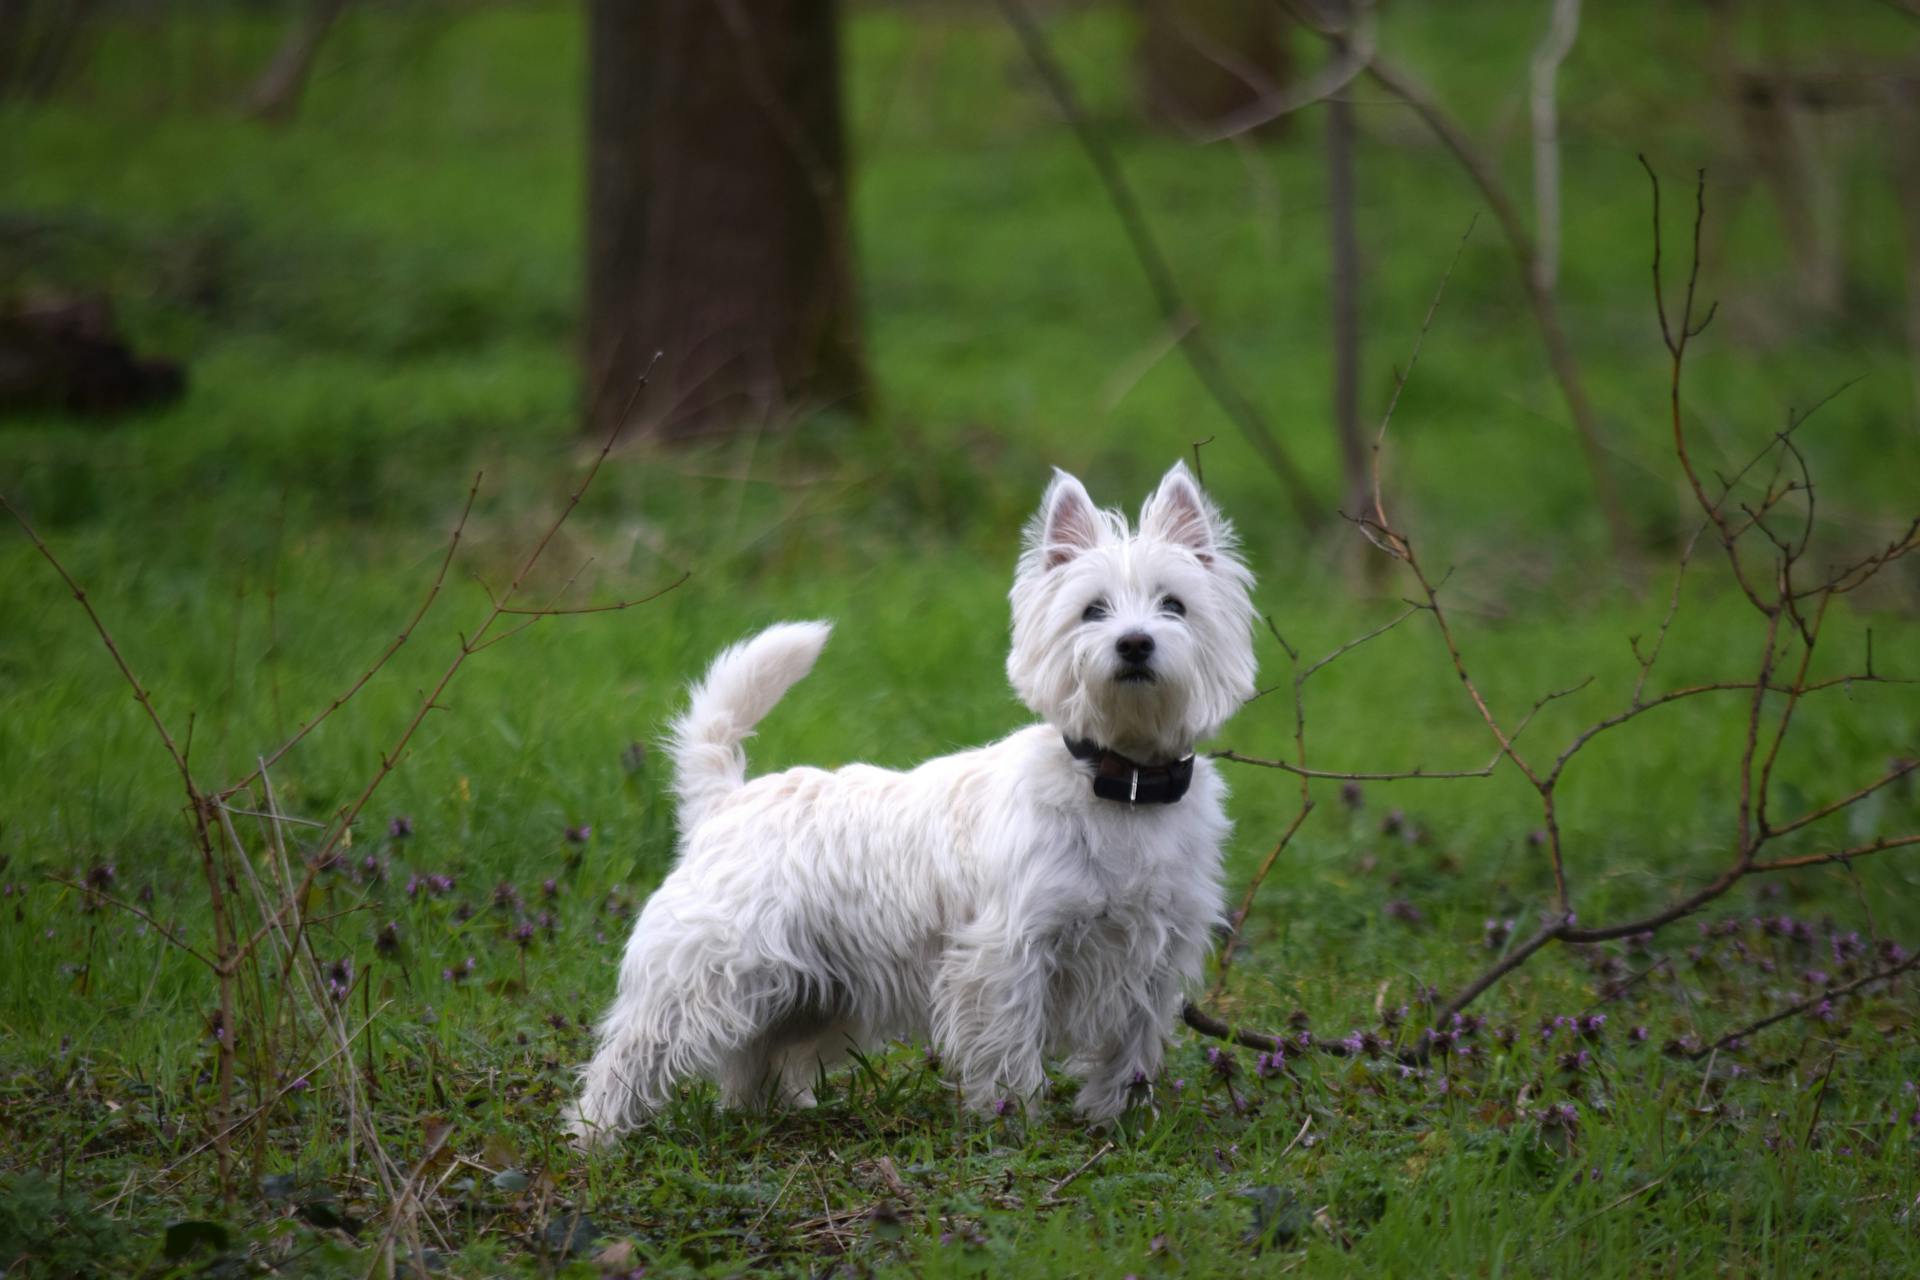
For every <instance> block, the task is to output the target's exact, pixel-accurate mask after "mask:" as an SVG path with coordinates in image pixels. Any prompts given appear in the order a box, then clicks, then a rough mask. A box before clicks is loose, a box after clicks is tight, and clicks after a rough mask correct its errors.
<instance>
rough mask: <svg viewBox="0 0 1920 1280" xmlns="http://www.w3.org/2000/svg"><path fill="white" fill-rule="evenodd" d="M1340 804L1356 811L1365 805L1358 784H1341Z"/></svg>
mask: <svg viewBox="0 0 1920 1280" xmlns="http://www.w3.org/2000/svg"><path fill="white" fill-rule="evenodd" d="M1340 803H1341V804H1344V805H1346V806H1347V808H1349V809H1358V808H1359V807H1360V806H1361V805H1362V804H1364V803H1366V800H1365V796H1364V793H1363V792H1362V791H1361V790H1360V784H1359V783H1357V782H1346V783H1343V784H1341V787H1340Z"/></svg>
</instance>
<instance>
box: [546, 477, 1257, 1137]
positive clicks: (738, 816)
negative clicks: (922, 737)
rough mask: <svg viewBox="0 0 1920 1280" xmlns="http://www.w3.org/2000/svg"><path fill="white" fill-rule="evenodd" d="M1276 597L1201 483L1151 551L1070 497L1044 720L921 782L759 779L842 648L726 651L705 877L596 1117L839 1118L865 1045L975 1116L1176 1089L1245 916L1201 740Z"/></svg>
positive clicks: (709, 751)
mask: <svg viewBox="0 0 1920 1280" xmlns="http://www.w3.org/2000/svg"><path fill="white" fill-rule="evenodd" d="M1251 583H1252V576H1251V574H1250V573H1249V572H1248V571H1247V569H1246V567H1245V566H1244V565H1243V564H1242V563H1241V561H1240V559H1239V558H1238V556H1237V555H1236V554H1235V544H1234V539H1233V534H1232V531H1231V529H1230V528H1229V527H1228V525H1227V523H1226V521H1225V520H1223V519H1222V518H1221V517H1220V515H1219V513H1218V512H1216V511H1215V510H1214V508H1213V506H1212V504H1211V503H1209V502H1208V500H1207V499H1206V497H1205V496H1204V495H1203V494H1202V493H1201V491H1200V488H1199V486H1198V485H1196V484H1195V483H1194V480H1193V478H1192V476H1191V475H1189V474H1188V472H1187V469H1186V468H1185V467H1184V466H1181V465H1176V466H1175V467H1174V468H1173V469H1172V470H1171V471H1169V472H1168V473H1167V475H1166V478H1165V479H1164V480H1162V481H1161V483H1160V487H1159V489H1158V490H1157V491H1156V492H1155V493H1154V494H1153V496H1152V497H1151V498H1149V499H1148V500H1147V503H1146V505H1145V507H1144V508H1143V509H1142V510H1141V513H1140V525H1139V529H1138V531H1137V532H1135V531H1131V530H1129V529H1128V527H1127V522H1126V518H1125V516H1123V515H1122V514H1120V513H1119V512H1117V511H1101V510H1098V509H1096V508H1095V507H1094V505H1093V502H1092V500H1091V499H1090V498H1089V497H1088V496H1087V491H1086V489H1085V488H1083V487H1082V486H1081V484H1080V482H1079V481H1078V480H1075V479H1074V478H1073V477H1072V476H1069V475H1067V474H1066V473H1064V472H1059V473H1056V475H1055V477H1054V480H1053V483H1052V485H1051V486H1050V487H1049V488H1048V490H1047V494H1046V498H1045V500H1044V501H1043V503H1042V505H1041V509H1040V513H1039V514H1038V516H1036V517H1035V519H1034V521H1033V522H1032V524H1031V525H1030V526H1029V527H1028V529H1027V539H1026V548H1025V551H1024V553H1023V554H1022V555H1021V557H1020V565H1019V572H1018V575H1017V576H1016V578H1015V579H1014V584H1013V591H1012V601H1013V648H1012V652H1011V654H1010V655H1009V656H1008V658H1007V674H1008V675H1009V676H1010V677H1011V679H1012V681H1013V687H1014V689H1015V690H1016V691H1017V692H1018V693H1019V695H1020V697H1021V699H1022V701H1024V702H1025V703H1026V704H1027V705H1028V706H1029V707H1031V708H1032V709H1033V710H1034V711H1035V712H1036V713H1038V714H1039V715H1040V716H1041V717H1042V719H1044V720H1045V722H1046V723H1044V724H1037V725H1033V726H1031V727H1029V728H1026V729H1022V730H1020V731H1018V732H1017V733H1014V734H1013V735H1012V736H1010V737H1007V738H1003V739H1002V740H1000V741H999V742H996V743H994V744H992V745H991V746H986V747H981V748H979V749H977V750H974V751H965V752H961V753H960V754H958V755H951V756H945V757H942V758H940V759H936V760H930V761H928V762H927V763H926V764H923V765H921V766H920V767H919V768H917V769H914V770H912V771H911V772H907V773H896V772H893V771H891V770H887V769H878V768H874V767H872V766H869V765H850V766H848V767H846V768H844V769H839V770H836V771H834V772H831V773H828V772H823V771H821V770H819V769H806V768H801V769H790V770H788V771H787V772H785V773H777V774H772V775H769V776H766V777H762V778H756V779H754V780H753V781H751V782H749V781H747V779H746V757H745V755H744V753H743V752H742V751H741V743H742V742H743V741H745V740H746V739H747V738H748V737H750V736H751V735H752V733H753V728H754V726H755V724H757V723H758V722H759V721H760V719H761V717H763V716H765V715H766V714H767V712H768V711H770V710H771V709H772V708H773V705H774V704H775V703H776V702H778V701H779V700H780V697H781V695H782V694H784V693H786V691H787V689H788V688H789V687H790V686H792V685H793V683H794V682H795V681H797V680H799V679H800V678H801V677H802V676H804V675H806V674H807V672H808V671H809V670H810V669H811V668H812V666H813V664H814V660H815V659H816V658H818V657H819V655H820V650H821V648H822V646H823V645H825V643H826V640H827V633H828V627H827V624H825V623H821V622H794V623H786V624H782V625H780V626H775V627H771V628H769V629H768V630H766V631H763V632H761V633H760V634H759V635H757V636H755V637H753V638H752V639H751V640H748V641H746V642H745V643H743V644H740V645H736V646H734V647H733V648H731V649H728V650H727V651H726V652H724V653H722V654H721V655H720V657H719V659H718V660H716V661H715V662H714V664H713V669H712V670H711V671H709V672H708V673H707V678H706V680H705V681H703V682H702V683H701V684H699V685H698V686H696V687H695V688H694V690H693V694H692V700H691V703H690V705H689V706H688V708H687V711H686V713H685V714H684V715H682V716H681V717H680V718H679V719H678V720H677V721H676V722H675V723H674V726H673V734H672V755H673V759H674V764H675V768H676V773H675V788H676V790H677V791H678V793H679V798H680V829H681V838H680V860H679V863H678V865H677V866H675V868H674V870H673V872H672V873H671V874H670V875H669V876H668V877H667V879H666V881H665V883H663V884H662V885H661V886H660V888H659V890H658V891H657V892H656V893H655V894H654V895H653V897H652V898H650V899H649V900H648V902H647V904H646V907H645V908H644V909H643V910H642V911H641V913H640V918H639V920H638V921H637V922H636V923H635V924H634V928H633V937H632V938H631V940H629V942H628V943H627V950H626V957H625V959H624V961H623V962H622V964H621V967H620V987H619V993H618V995H617V996H616V997H615V998H614V1002H613V1007H612V1008H611V1009H610V1010H609V1011H608V1013H607V1015H606V1017H605V1019H604V1020H603V1021H602V1022H601V1023H600V1027H599V1032H598V1041H599V1044H598V1049H597V1051H596V1052H595V1054H594V1058H593V1061H592V1063H590V1064H589V1065H588V1066H587V1067H586V1068H585V1071H584V1073H583V1082H582V1090H581V1095H580V1099H579V1102H578V1103H577V1104H576V1106H575V1107H574V1109H573V1110H572V1113H571V1116H570V1119H571V1127H572V1128H573V1131H574V1132H575V1133H576V1134H577V1135H578V1136H579V1137H580V1138H581V1139H582V1140H584V1141H591V1140H593V1139H596V1138H604V1137H606V1136H609V1135H612V1134H615V1133H617V1132H619V1131H620V1130H622V1129H626V1128H630V1127H632V1126H633V1125H635V1124H637V1123H639V1122H640V1121H641V1120H642V1119H643V1118H644V1117H645V1116H646V1115H648V1114H649V1113H650V1112H652V1111H654V1110H656V1109H657V1108H659V1107H660V1106H661V1105H662V1104H663V1103H665V1102H666V1101H667V1099H668V1098H669V1097H670V1096H671V1094H672V1093H673V1090H674V1088H675V1086H676V1084H677V1083H678V1082H680V1081H683V1080H687V1079H690V1078H694V1077H702V1078H706V1079H709V1080H713V1081H715V1082H716V1083H717V1084H718V1085H719V1087H720V1091H721V1095H722V1098H723V1099H724V1100H725V1101H726V1102H727V1103H728V1104H730V1105H735V1106H743V1105H754V1104H756V1103H759V1102H762V1101H765V1100H767V1099H769V1098H775V1099H778V1100H780V1101H784V1102H786V1103H788V1104H792V1105H801V1106H804V1105H807V1104H808V1103H810V1102H811V1101H812V1100H813V1095H812V1085H813V1083H814V1082H815V1080H816V1079H817V1078H818V1075H819V1073H820V1072H821V1071H822V1070H824V1069H825V1068H826V1067H828V1066H830V1065H832V1064H833V1063H835V1062H836V1061H838V1060H840V1059H842V1058H844V1057H845V1056H846V1052H847V1050H849V1049H862V1050H864V1049H868V1048H871V1047H873V1046H877V1045H880V1044H883V1043H885V1042H886V1041H888V1040H890V1039H895V1038H926V1039H929V1040H931V1042H932V1044H933V1046H934V1048H935V1049H936V1050H937V1051H938V1053H939V1058H940V1063H941V1065H942V1067H943V1068H944V1069H945V1070H946V1071H947V1072H949V1073H951V1078H952V1080H953V1081H954V1083H955V1084H957V1085H958V1087H959V1089H960V1092H961V1094H962V1096H963V1097H964V1098H965V1100H966V1101H967V1103H968V1104H969V1105H970V1106H972V1107H974V1108H976V1109H978V1108H986V1107H991V1106H992V1105H993V1104H994V1103H995V1102H996V1101H997V1100H999V1099H1002V1098H1018V1099H1025V1098H1028V1097H1031V1096H1032V1095H1033V1094H1034V1093H1035V1092H1036V1091H1038V1090H1039V1089H1040V1088H1041V1086H1042V1085H1043V1084H1044V1083H1045V1080H1046V1076H1045V1069H1044V1063H1045V1061H1046V1060H1047V1059H1048V1058H1049V1057H1050V1056H1056V1055H1063V1056H1065V1057H1066V1059H1067V1068H1068V1070H1069V1071H1070V1072H1071V1073H1072V1074H1073V1075H1075V1076H1077V1077H1078V1078H1079V1080H1080V1081H1081V1085H1080V1091H1079V1096H1078V1099H1077V1102H1076V1106H1077V1108H1078V1110H1079V1111H1080V1112H1081V1113H1082V1114H1083V1115H1085V1116H1086V1117H1088V1118H1089V1119H1092V1120H1105V1119H1108V1118H1110V1117H1112V1116H1114V1115H1116V1114H1118V1113H1119V1112H1120V1111H1121V1110H1122V1109H1123V1108H1124V1107H1125V1106H1126V1105H1127V1102H1128V1100H1129V1097H1130V1096H1131V1095H1132V1093H1133V1091H1134V1088H1135V1086H1143V1085H1145V1084H1146V1083H1147V1082H1148V1081H1150V1080H1152V1079H1153V1078H1154V1076H1155V1075H1157V1074H1158V1072H1159V1069H1160V1065H1161V1058H1162V1055H1163V1053H1164V1052H1165V1047H1166V1040H1167V1037H1168V1035H1169V1034H1170V1032H1171V1029H1172V1024H1173V1021H1174V1019H1175V1017H1176V1015H1177V1013H1178V1011H1179V1007H1180V1001H1181V998H1182V992H1183V989H1184V988H1186V987H1188V986H1190V985H1192V984H1193V983H1195V982H1196V981H1198V979H1199V978H1200V976H1201V967H1202V962H1203V960H1204V958H1205V955H1206V951H1207V947H1208V944H1209V940H1210V935H1211V930H1212V928H1213V926H1214V925H1215V924H1216V923H1217V922H1218V921H1219V920H1220V918H1221V897H1220V855H1221V845H1222V843H1223V842H1224V841H1225V839H1226V836H1227V832H1228V830H1229V823H1228V821H1227V816H1226V813H1225V810H1224V808H1223V806H1222V801H1223V800H1224V798H1225V794H1226V788H1225V786H1224V784H1222V782H1221V781H1220V779H1219V777H1218V775H1217V773H1216V771H1215V769H1214V766H1213V765H1212V763H1211V762H1210V761H1207V760H1203V759H1196V758H1195V757H1194V755H1193V745H1194V743H1195V742H1196V741H1197V740H1199V739H1201V738H1205V737H1208V736H1210V735H1211V734H1212V733H1214V732H1215V730H1217V729H1218V728H1219V726H1220V725H1221V723H1222V722H1224V721H1225V720H1226V718H1227V717H1228V716H1230V715H1231V714H1232V713H1233V712H1234V710H1235V709H1237V708H1238V707H1239V706H1240V704H1241V703H1242V702H1244V701H1245V700H1246V699H1247V698H1248V697H1249V696H1251V694H1252V692H1253V688H1254V685H1253V679H1254V657H1253V638H1252V622H1253V605H1252V602H1251V600H1250V599H1249V596H1248V590H1249V587H1250V586H1251Z"/></svg>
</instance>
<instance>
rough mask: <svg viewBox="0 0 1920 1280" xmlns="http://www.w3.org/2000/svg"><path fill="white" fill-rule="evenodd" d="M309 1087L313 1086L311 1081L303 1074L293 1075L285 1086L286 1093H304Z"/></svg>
mask: <svg viewBox="0 0 1920 1280" xmlns="http://www.w3.org/2000/svg"><path fill="white" fill-rule="evenodd" d="M311 1088H313V1081H311V1080H309V1079H307V1078H306V1077H305V1076H298V1077H295V1079H294V1081H293V1082H292V1083H291V1084H289V1085H288V1086H287V1092H288V1093H305V1092H306V1091H307V1090H309V1089H311Z"/></svg>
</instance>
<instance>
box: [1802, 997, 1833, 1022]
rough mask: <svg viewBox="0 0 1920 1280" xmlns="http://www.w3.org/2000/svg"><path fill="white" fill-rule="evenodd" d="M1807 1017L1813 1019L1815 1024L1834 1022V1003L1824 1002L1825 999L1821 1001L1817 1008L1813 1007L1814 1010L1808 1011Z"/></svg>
mask: <svg viewBox="0 0 1920 1280" xmlns="http://www.w3.org/2000/svg"><path fill="white" fill-rule="evenodd" d="M1807 1016H1808V1017H1809V1018H1812V1019H1813V1020H1814V1021H1815V1022H1832V1021H1833V1001H1831V1000H1824V999H1823V1000H1821V1001H1820V1003H1819V1004H1816V1005H1815V1006H1813V1008H1811V1009H1809V1010H1807Z"/></svg>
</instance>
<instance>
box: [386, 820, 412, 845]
mask: <svg viewBox="0 0 1920 1280" xmlns="http://www.w3.org/2000/svg"><path fill="white" fill-rule="evenodd" d="M387 835H388V836H389V837H391V838H392V839H395V840H406V839H408V838H410V837H411V836H412V835H413V819H412V818H409V817H408V816H407V815H406V814H404V813H397V814H395V815H394V816H393V817H391V818H389V819H388V820H387Z"/></svg>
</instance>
